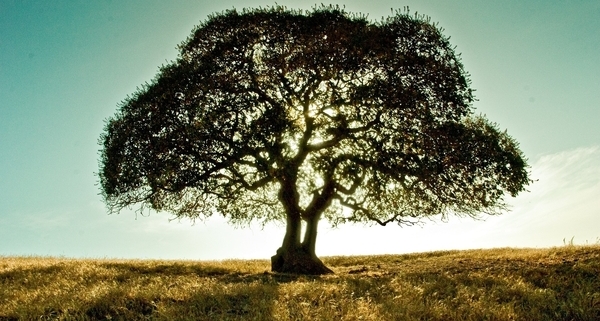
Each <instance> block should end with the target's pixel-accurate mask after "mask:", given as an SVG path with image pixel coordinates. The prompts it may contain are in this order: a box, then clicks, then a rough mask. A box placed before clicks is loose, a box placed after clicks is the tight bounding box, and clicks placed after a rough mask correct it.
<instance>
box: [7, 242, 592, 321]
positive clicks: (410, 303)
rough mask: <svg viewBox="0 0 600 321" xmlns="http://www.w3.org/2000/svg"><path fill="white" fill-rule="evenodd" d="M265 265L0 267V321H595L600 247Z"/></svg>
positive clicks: (20, 262) (55, 261)
mask: <svg viewBox="0 0 600 321" xmlns="http://www.w3.org/2000/svg"><path fill="white" fill-rule="evenodd" d="M323 261H324V262H325V263H326V264H327V265H328V266H329V267H331V268H332V269H333V270H334V271H335V272H336V274H334V275H326V276H320V277H311V276H295V275H281V274H273V273H270V272H268V270H269V262H268V261H266V260H250V261H242V260H239V261H235V260H232V261H222V262H194V261H154V260H152V261H150V260H75V259H66V258H36V257H0V320H55V319H57V320H111V319H112V320H600V246H598V245H594V246H565V247H560V248H551V249H493V250H471V251H443V252H431V253H419V254H407V255H383V256H355V257H328V258H327V257H326V258H323Z"/></svg>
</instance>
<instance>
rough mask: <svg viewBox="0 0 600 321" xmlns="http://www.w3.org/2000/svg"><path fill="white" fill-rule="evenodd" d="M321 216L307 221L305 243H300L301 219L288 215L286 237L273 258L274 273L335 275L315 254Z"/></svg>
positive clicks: (272, 268) (272, 267)
mask: <svg viewBox="0 0 600 321" xmlns="http://www.w3.org/2000/svg"><path fill="white" fill-rule="evenodd" d="M319 218H320V215H318V216H315V217H313V218H312V219H308V220H307V226H306V233H305V237H304V241H303V242H302V243H300V239H299V236H300V229H299V228H298V227H299V226H301V225H300V218H299V217H298V219H297V220H296V219H293V218H291V217H290V215H288V219H287V226H286V233H285V237H284V238H283V243H282V245H281V247H280V248H279V249H278V250H277V254H275V255H274V256H272V257H271V270H272V271H273V272H282V273H293V274H309V275H321V274H329V273H333V271H332V270H330V269H329V268H328V267H326V266H325V264H323V262H322V261H321V260H320V259H319V258H318V257H317V255H316V254H315V243H316V239H317V224H318V221H319Z"/></svg>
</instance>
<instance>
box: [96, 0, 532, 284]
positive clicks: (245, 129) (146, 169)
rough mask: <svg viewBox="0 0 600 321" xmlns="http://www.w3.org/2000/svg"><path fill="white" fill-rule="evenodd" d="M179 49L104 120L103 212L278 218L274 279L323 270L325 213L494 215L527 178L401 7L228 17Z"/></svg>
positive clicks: (418, 19) (434, 37)
mask: <svg viewBox="0 0 600 321" xmlns="http://www.w3.org/2000/svg"><path fill="white" fill-rule="evenodd" d="M179 50H180V54H179V57H178V58H177V60H176V61H173V62H171V63H170V64H168V65H166V66H162V67H161V68H160V71H159V73H158V75H157V76H156V78H155V79H154V80H153V81H152V82H151V83H149V84H146V85H144V86H143V87H142V88H140V89H138V91H137V92H136V93H135V94H133V95H132V96H131V97H128V98H127V99H126V100H125V101H123V102H122V103H121V105H120V106H119V107H120V108H119V111H118V113H117V114H116V115H115V116H114V117H113V118H111V119H109V120H108V121H107V124H106V127H105V129H104V133H103V135H102V136H101V144H102V145H103V149H102V150H101V160H100V172H99V176H100V182H101V189H102V195H103V198H104V201H105V203H106V204H107V206H108V208H109V210H110V211H113V212H118V211H120V210H122V209H123V208H125V207H130V206H133V205H137V206H140V208H142V209H143V208H146V207H149V208H152V209H154V210H156V211H167V212H171V213H173V214H174V215H175V216H176V217H178V218H191V219H203V218H206V217H209V216H211V215H213V214H216V213H218V214H220V215H223V216H226V217H228V218H229V220H230V221H231V222H233V223H248V222H250V221H252V220H260V221H263V222H266V221H272V220H280V221H285V222H286V224H287V225H286V234H285V237H284V239H283V243H282V245H281V248H279V250H278V251H277V254H276V255H275V256H273V257H272V269H273V270H274V271H281V272H293V273H309V274H321V273H328V272H331V271H330V270H329V269H328V268H327V267H326V266H325V265H323V263H322V262H321V261H320V260H319V259H318V258H317V256H316V255H315V242H316V237H317V224H318V222H319V220H320V219H321V217H325V218H326V219H328V220H329V221H330V222H331V223H332V224H334V225H335V224H340V223H344V222H366V223H368V222H374V223H377V224H381V225H386V224H388V223H392V222H393V223H398V224H401V225H402V224H414V223H415V222H418V221H419V220H421V219H423V218H426V217H432V216H442V217H446V216H447V215H452V214H455V215H466V216H477V215H478V214H479V213H488V214H494V213H498V212H499V210H501V209H503V208H504V207H505V203H504V197H505V195H506V194H508V195H511V196H515V195H516V194H517V193H519V192H521V191H523V189H524V187H525V186H526V185H527V184H529V183H530V179H529V177H528V172H527V164H526V160H525V159H524V157H523V155H522V153H521V151H520V150H519V148H518V144H517V143H516V142H515V140H514V139H512V138H511V137H510V136H509V135H508V134H506V132H502V131H499V130H498V128H497V126H496V125H494V124H492V123H490V122H489V121H487V120H486V119H485V118H483V117H482V116H475V115H474V114H473V107H472V103H473V101H474V98H473V93H472V89H471V88H470V81H469V80H468V75H467V74H466V72H465V71H464V69H463V65H462V64H461V62H460V59H459V57H458V56H457V55H456V54H455V52H454V47H453V46H451V45H450V43H449V42H448V37H445V36H443V35H442V33H441V30H440V29H439V28H438V27H437V26H436V25H435V24H432V23H430V21H429V19H428V18H426V17H423V16H418V15H411V14H409V13H408V10H405V11H402V12H401V11H397V12H396V13H395V14H394V15H393V16H391V17H388V18H387V19H384V20H382V21H380V22H371V21H369V20H368V19H367V18H366V17H365V16H363V15H359V14H351V13H348V12H345V11H344V10H342V9H340V8H339V7H331V6H329V7H320V8H315V9H313V10H312V11H294V10H289V9H286V8H283V7H273V8H266V9H264V8H263V9H251V10H243V11H242V12H238V11H236V10H230V11H226V12H224V13H221V14H215V15H213V16H210V17H209V18H208V19H207V20H206V21H204V22H203V23H202V24H201V25H200V26H198V27H197V28H196V29H195V30H194V31H193V33H192V35H191V36H190V37H189V38H188V39H187V40H186V41H185V42H183V43H182V44H181V45H180V46H179ZM302 221H304V222H305V223H306V228H305V234H304V237H303V238H301V226H302Z"/></svg>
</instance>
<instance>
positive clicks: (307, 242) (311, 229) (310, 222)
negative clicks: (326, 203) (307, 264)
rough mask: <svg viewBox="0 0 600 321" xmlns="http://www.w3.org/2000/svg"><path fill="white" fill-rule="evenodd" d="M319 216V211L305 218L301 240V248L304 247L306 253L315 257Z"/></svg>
mask: <svg viewBox="0 0 600 321" xmlns="http://www.w3.org/2000/svg"><path fill="white" fill-rule="evenodd" d="M320 218H321V213H319V214H316V215H314V216H312V217H309V218H307V219H306V231H305V232H304V239H303V241H302V248H304V250H305V251H306V252H307V253H308V254H310V255H312V256H314V257H317V255H316V253H315V245H316V243H317V227H318V225H319V219H320Z"/></svg>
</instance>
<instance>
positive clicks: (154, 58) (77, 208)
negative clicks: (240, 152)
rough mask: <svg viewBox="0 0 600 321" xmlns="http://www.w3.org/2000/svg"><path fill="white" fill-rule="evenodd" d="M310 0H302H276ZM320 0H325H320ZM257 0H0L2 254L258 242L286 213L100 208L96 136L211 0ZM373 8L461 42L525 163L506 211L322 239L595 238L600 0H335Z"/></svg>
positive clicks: (452, 245)
mask: <svg viewBox="0 0 600 321" xmlns="http://www.w3.org/2000/svg"><path fill="white" fill-rule="evenodd" d="M277 3H278V4H280V5H284V6H287V7H289V8H302V9H310V8H311V7H313V6H314V4H313V3H310V2H306V1H283V0H279V1H278V2H277ZM319 3H320V2H319ZM274 4H275V3H274V2H267V1H239V0H237V1H236V0H233V1H232V0H220V1H208V0H201V1H191V0H178V1H158V0H144V1H142V0H139V1H132V0H120V1H116V0H98V1H88V0H72V1H71V0H69V1H67V0H57V1H42V0H1V1H0V256H13V255H19V256H30V255H35V256H62V257H74V258H132V259H133V258H139V259H185V260H222V259H233V258H242V259H249V258H262V259H266V258H269V257H270V256H271V255H273V254H275V250H276V249H277V248H278V247H279V246H280V244H281V241H282V238H283V234H284V229H285V228H284V226H283V225H282V224H269V225H267V226H264V227H262V226H261V225H258V224H253V225H250V226H248V227H243V228H235V227H232V226H229V225H228V224H227V222H226V221H225V220H223V219H222V218H219V217H214V218H211V219H209V220H207V221H204V222H190V221H188V220H181V221H176V220H175V221H173V220H170V218H171V216H170V215H169V214H168V213H151V214H150V215H149V216H140V215H136V214H135V213H133V212H130V211H123V212H121V213H120V214H112V215H108V212H107V210H106V207H105V206H104V204H103V203H102V200H101V198H100V196H99V195H98V194H99V187H98V185H97V183H98V178H97V176H96V175H95V173H96V172H97V171H98V158H99V157H98V150H99V149H100V146H99V145H98V138H99V136H100V134H101V133H102V130H103V126H104V122H105V120H106V119H107V118H109V117H111V116H112V115H114V114H115V112H116V111H117V104H118V103H119V102H120V101H121V100H123V99H124V98H125V97H127V95H128V94H131V93H133V92H134V91H135V90H136V88H137V87H138V86H139V85H141V84H143V83H144V82H146V81H149V80H151V79H152V78H153V77H154V75H155V74H156V72H157V70H158V67H159V66H160V65H162V64H165V63H167V62H168V61H170V60H172V59H175V58H176V57H177V51H176V49H175V47H176V45H178V44H179V43H181V42H182V41H183V40H185V39H186V38H187V36H188V35H189V34H190V32H191V30H192V28H193V27H194V26H196V25H198V24H199V23H200V22H201V21H204V20H206V19H207V16H208V15H210V14H212V13H214V12H221V11H223V10H226V9H231V8H234V7H235V8H238V9H241V8H251V7H259V6H262V7H265V6H271V5H274ZM334 4H339V5H340V6H345V8H346V10H347V11H350V12H361V13H365V14H368V16H369V18H370V19H372V20H380V19H381V17H384V16H388V15H390V14H391V9H392V8H394V9H402V8H403V7H405V6H409V7H410V10H411V12H419V13H422V14H426V15H428V16H430V17H431V19H432V21H433V22H438V23H439V26H441V27H442V28H444V30H445V31H444V34H446V35H448V36H450V37H451V38H450V42H451V43H453V44H454V45H456V46H457V48H456V50H457V52H460V53H461V54H462V56H461V57H462V61H463V64H464V66H465V69H466V70H467V71H468V72H469V73H470V75H471V80H472V86H473V88H475V89H476V92H475V94H476V97H477V99H478V101H477V102H476V103H475V108H476V113H480V114H485V115H486V116H487V117H488V119H490V120H492V121H494V122H496V123H498V125H499V127H500V128H502V129H506V130H507V131H508V133H509V134H510V135H511V136H513V137H514V138H515V139H516V140H517V141H519V142H520V146H521V149H522V151H523V152H524V154H525V155H526V156H527V158H528V159H529V163H530V165H531V169H530V170H531V175H532V178H533V179H535V180H536V181H535V183H533V184H532V185H531V186H529V188H528V192H525V193H522V194H520V195H519V196H517V197H516V198H514V199H512V198H511V199H508V203H509V204H510V205H511V206H510V207H511V208H510V211H506V212H505V213H503V214H502V215H499V216H493V217H484V218H483V219H481V220H472V219H459V218H450V220H449V221H448V222H440V221H439V220H437V221H436V220H434V221H431V222H426V223H425V224H423V225H421V226H412V227H399V226H386V227H381V226H363V225H344V226H341V227H338V228H336V229H333V228H331V227H330V226H328V225H327V224H326V223H322V224H321V225H320V230H319V236H318V240H317V254H318V255H321V256H330V255H363V254H399V253H411V252H423V251H436V250H450V249H472V248H494V247H539V248H541V247H552V246H562V245H564V244H565V243H569V242H573V243H574V244H596V243H600V126H598V124H597V123H598V122H599V121H600V76H599V75H600V58H599V57H600V37H598V33H599V32H600V19H598V17H600V1H597V0H589V1H586V0H576V1H569V2H567V1H552V0H528V1H517V0H506V1H493V2H492V1H479V0H463V1H442V0H440V1H433V0H421V1H412V0H411V1H379V0H370V1H359V0H352V1H351V0H348V1H338V2H336V3H334Z"/></svg>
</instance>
